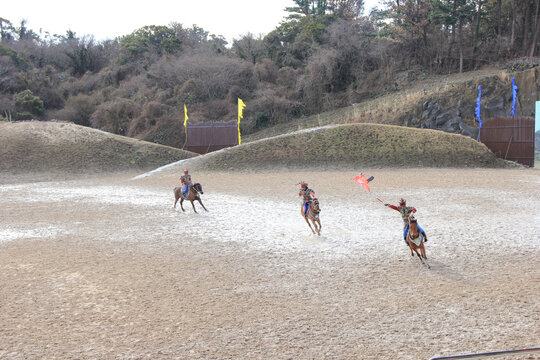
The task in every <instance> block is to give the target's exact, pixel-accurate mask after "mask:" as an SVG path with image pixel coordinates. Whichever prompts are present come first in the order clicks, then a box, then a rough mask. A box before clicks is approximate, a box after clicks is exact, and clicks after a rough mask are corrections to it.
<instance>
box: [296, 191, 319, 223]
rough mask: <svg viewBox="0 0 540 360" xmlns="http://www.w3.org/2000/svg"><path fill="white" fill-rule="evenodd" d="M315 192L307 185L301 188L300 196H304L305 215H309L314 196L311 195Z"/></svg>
mask: <svg viewBox="0 0 540 360" xmlns="http://www.w3.org/2000/svg"><path fill="white" fill-rule="evenodd" d="M314 193H315V191H313V190H311V189H310V188H308V187H306V188H305V189H304V188H301V189H300V192H299V193H298V196H303V198H304V216H306V217H307V211H308V207H309V203H310V202H311V200H313V198H312V197H311V194H314Z"/></svg>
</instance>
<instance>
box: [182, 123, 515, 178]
mask: <svg viewBox="0 0 540 360" xmlns="http://www.w3.org/2000/svg"><path fill="white" fill-rule="evenodd" d="M182 166H183V167H185V166H187V167H190V168H196V169H202V170H210V171H212V170H219V171H226V170H262V169H276V168H295V169H302V168H305V169H309V168H323V169H353V168H362V167H468V166H470V167H514V166H517V165H515V164H514V163H510V162H507V161H504V160H501V159H499V158H497V157H496V156H495V155H494V154H493V153H492V152H491V151H489V149H487V147H486V146H485V145H483V144H481V143H479V142H477V141H475V140H473V139H471V138H469V137H466V136H462V135H456V134H448V133H445V132H442V131H436V130H420V129H413V128H407V127H402V126H392V125H376V124H347V125H335V126H326V127H322V128H314V129H307V130H301V131H296V132H293V133H290V134H286V135H280V136H275V137H270V138H267V139H262V140H256V141H253V142H250V143H246V144H242V145H240V146H236V147H233V148H228V149H224V150H221V151H217V152H214V153H210V154H207V155H203V156H199V157H197V158H193V159H190V160H188V161H187V162H185V163H184V164H182Z"/></svg>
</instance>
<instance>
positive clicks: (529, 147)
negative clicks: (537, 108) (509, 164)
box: [479, 117, 534, 167]
mask: <svg viewBox="0 0 540 360" xmlns="http://www.w3.org/2000/svg"><path fill="white" fill-rule="evenodd" d="M479 140H480V141H481V142H482V143H484V144H485V145H486V146H487V147H488V148H489V149H490V150H491V151H493V153H494V154H495V155H497V156H498V157H500V158H502V159H505V160H511V161H515V162H518V163H520V164H523V165H526V166H530V167H534V119H533V118H529V117H512V118H491V119H487V120H485V121H484V123H483V125H482V127H481V128H480V134H479Z"/></svg>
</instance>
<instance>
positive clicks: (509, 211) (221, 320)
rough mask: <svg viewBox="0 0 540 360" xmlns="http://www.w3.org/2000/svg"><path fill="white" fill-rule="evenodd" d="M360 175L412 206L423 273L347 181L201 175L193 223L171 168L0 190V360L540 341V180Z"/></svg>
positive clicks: (348, 353) (306, 354) (441, 348)
mask: <svg viewBox="0 0 540 360" xmlns="http://www.w3.org/2000/svg"><path fill="white" fill-rule="evenodd" d="M177 172H178V173H179V171H177ZM366 173H368V174H370V175H371V174H373V175H375V180H374V182H373V183H372V184H373V185H372V191H373V194H374V195H376V196H378V197H380V198H382V199H383V200H384V201H388V202H392V203H396V202H397V200H398V199H399V198H400V197H402V196H403V197H405V198H407V199H408V201H409V204H410V205H412V206H416V207H417V208H418V219H419V223H420V225H421V226H422V227H424V229H425V230H426V231H427V233H428V236H429V240H430V241H429V242H428V243H427V254H428V257H429V262H430V264H431V266H432V269H431V270H428V269H426V268H424V267H422V265H421V264H420V262H419V260H418V259H416V258H411V256H410V254H409V251H408V248H407V247H406V246H405V245H404V243H403V240H402V239H401V219H400V216H399V214H398V213H397V212H395V211H393V210H391V209H389V208H386V207H384V206H381V204H380V203H379V202H378V201H377V200H376V198H375V196H371V195H369V194H367V193H366V192H365V191H364V190H363V189H362V188H361V187H360V186H358V185H356V184H355V183H354V182H352V181H351V180H350V178H351V177H353V176H354V175H355V174H354V173H345V172H324V173H323V172H321V173H317V172H302V173H290V172H287V173H275V174H269V173H266V174H197V173H195V174H193V176H194V180H195V181H198V182H201V183H202V184H203V187H204V190H205V194H204V196H203V201H204V202H205V205H206V206H207V208H208V209H209V210H210V212H208V213H202V212H201V213H199V214H194V213H193V210H192V208H191V205H189V204H187V206H186V204H185V203H184V207H185V208H186V212H185V213H182V211H181V210H180V209H179V208H177V209H176V210H175V209H173V208H172V203H173V197H172V188H173V187H174V186H176V182H177V178H178V175H177V174H174V173H173V172H171V171H168V172H163V173H162V174H159V173H158V174H157V175H154V176H151V177H147V178H143V179H141V180H132V179H131V178H132V176H131V175H130V176H121V177H114V176H110V177H107V176H104V177H102V178H97V179H91V180H77V181H64V182H46V183H37V184H4V185H0V209H1V210H0V358H2V359H4V358H6V359H42V358H48V359H50V358H58V359H142V358H145V359H146V358H148V359H176V358H178V359H199V358H201V359H240V358H241V359H257V358H259V359H428V358H430V357H432V356H436V355H453V354H460V353H468V352H480V351H492V350H505V349H514V348H523V347H535V346H539V345H540V342H539V339H540V260H539V259H540V235H539V234H540V210H539V208H540V173H539V172H538V170H421V171H418V170H372V171H366ZM300 180H306V181H308V182H309V184H310V187H312V188H313V189H315V191H316V192H317V195H318V197H319V198H320V201H321V206H322V214H321V221H322V224H323V229H322V236H321V237H317V236H314V235H312V234H311V233H310V231H309V229H308V227H307V225H306V224H305V222H304V220H303V219H302V218H301V217H300V215H299V208H300V203H299V200H298V199H297V197H296V194H297V185H295V184H296V183H297V182H298V181H300ZM196 206H197V209H198V210H201V211H202V209H201V208H200V207H198V205H196ZM534 358H538V356H537V357H532V356H518V357H512V359H534Z"/></svg>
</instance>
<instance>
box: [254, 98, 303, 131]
mask: <svg viewBox="0 0 540 360" xmlns="http://www.w3.org/2000/svg"><path fill="white" fill-rule="evenodd" d="M302 109H303V107H302V104H301V103H300V102H297V101H294V100H290V99H286V98H284V97H281V96H280V95H279V94H277V93H275V92H274V91H271V90H269V89H267V90H264V91H262V92H259V93H257V96H256V98H255V99H253V100H252V101H251V102H250V103H249V109H246V110H248V112H246V115H249V117H250V118H258V119H260V120H262V122H263V123H261V121H259V123H258V124H256V125H255V127H256V128H259V127H262V126H266V125H275V124H279V123H283V122H287V121H289V120H291V119H292V118H294V117H296V116H299V115H300V113H301V112H302ZM265 117H266V120H264V119H265Z"/></svg>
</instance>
